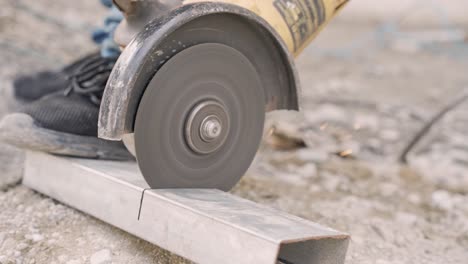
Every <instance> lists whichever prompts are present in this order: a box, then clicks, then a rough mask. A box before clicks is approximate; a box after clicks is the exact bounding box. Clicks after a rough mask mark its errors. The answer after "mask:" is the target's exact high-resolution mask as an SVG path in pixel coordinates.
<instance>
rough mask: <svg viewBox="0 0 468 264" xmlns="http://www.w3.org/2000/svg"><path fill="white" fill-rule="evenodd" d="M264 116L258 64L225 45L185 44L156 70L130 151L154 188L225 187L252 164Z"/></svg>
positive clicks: (142, 105)
mask: <svg viewBox="0 0 468 264" xmlns="http://www.w3.org/2000/svg"><path fill="white" fill-rule="evenodd" d="M264 121H265V98H264V92H263V88H262V85H261V81H260V78H259V76H258V74H257V71H256V69H255V67H254V66H253V65H252V63H251V62H250V61H249V59H247V58H246V57H245V56H244V55H243V54H242V53H240V52H239V51H237V50H236V49H234V48H231V47H229V46H226V45H223V44H214V43H208V44H199V45H196V46H193V47H190V48H188V49H185V50H183V51H181V52H179V53H178V54H176V55H175V56H174V57H172V58H171V59H170V60H169V61H168V62H166V63H165V64H164V65H163V66H162V67H161V69H159V71H158V72H157V73H156V74H155V76H154V77H153V79H152V80H151V82H150V83H149V84H148V86H147V88H146V91H145V93H144V95H143V97H142V99H141V101H140V105H139V107H138V112H137V116H136V119H135V127H134V136H135V152H136V157H137V160H138V164H139V167H140V170H141V172H142V174H143V176H144V177H145V179H146V181H147V182H148V184H149V185H150V186H151V187H152V188H214V189H221V190H225V191H227V190H230V189H231V188H232V187H233V186H234V185H235V184H236V183H237V182H238V181H239V180H240V178H241V177H242V176H243V174H244V173H245V171H246V170H247V169H248V167H249V166H250V164H251V162H252V160H253V158H254V156H255V153H256V152H257V149H258V145H259V143H260V140H261V137H262V134H263V126H264Z"/></svg>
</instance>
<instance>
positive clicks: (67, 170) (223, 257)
mask: <svg viewBox="0 0 468 264" xmlns="http://www.w3.org/2000/svg"><path fill="white" fill-rule="evenodd" d="M52 165H53V166H52ZM23 183H24V184H25V185H26V186H28V187H30V188H33V189H35V190H37V191H39V192H41V193H43V194H45V195H48V196H50V197H52V198H54V199H56V200H58V201H60V202H62V203H65V204H67V205H70V206H72V207H74V208H76V209H78V210H81V211H83V212H86V213H88V214H90V215H92V216H94V217H96V218H99V219H101V220H103V221H105V222H107V223H109V224H112V225H114V226H116V227H119V228H121V229H123V230H125V231H127V232H129V233H131V234H133V235H136V236H138V237H140V238H142V239H144V240H147V241H149V242H152V243H154V244H157V245H159V246H161V247H162V248H165V249H168V250H170V251H172V252H174V253H176V254H179V255H181V256H183V257H186V258H188V259H190V260H192V261H195V262H197V263H226V264H230V263H232V264H239V263H240V264H242V263H245V264H250V263H260V264H261V263H271V264H274V263H277V261H279V260H280V261H281V262H283V263H295V264H300V263H325V264H326V263H343V262H344V259H345V255H346V251H347V247H348V242H349V237H348V235H346V234H343V233H340V232H337V231H334V230H332V229H329V228H326V227H323V226H320V225H318V224H315V223H312V222H309V221H307V220H304V219H301V218H298V217H295V216H292V215H289V214H286V213H283V212H281V211H279V210H275V209H272V208H268V207H265V206H262V205H259V204H256V203H253V202H250V201H247V200H244V199H241V198H238V197H236V196H233V195H231V194H228V193H225V192H221V191H217V190H208V189H205V190H202V189H191V190H187V189H186V190H182V189H180V190H157V191H155V190H148V189H147V185H146V183H145V182H144V180H143V178H142V177H141V175H140V174H139V173H138V172H137V166H136V164H135V163H125V162H119V163H118V162H102V161H95V160H78V159H68V158H60V157H55V156H49V155H46V154H41V153H34V152H30V153H28V154H27V160H26V167H25V175H24V180H23Z"/></svg>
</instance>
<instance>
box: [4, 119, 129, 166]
mask: <svg viewBox="0 0 468 264" xmlns="http://www.w3.org/2000/svg"><path fill="white" fill-rule="evenodd" d="M0 139H1V140H3V141H4V142H5V143H8V144H10V145H13V146H16V147H18V148H22V149H28V150H34V151H42V152H47V153H51V154H56V155H61V156H70V157H80V158H89V159H104V160H132V159H134V157H133V156H132V155H131V154H130V152H128V151H127V149H126V148H125V147H124V145H123V144H122V142H115V141H107V140H103V139H99V138H97V137H89V136H80V135H74V134H69V133H63V132H58V131H54V130H50V129H46V128H43V127H40V126H38V125H37V124H36V123H35V122H34V119H33V118H32V117H31V116H29V115H27V114H22V113H14V114H10V115H7V116H5V117H4V118H3V120H2V121H1V122H0Z"/></svg>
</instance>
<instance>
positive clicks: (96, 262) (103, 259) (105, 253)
mask: <svg viewBox="0 0 468 264" xmlns="http://www.w3.org/2000/svg"><path fill="white" fill-rule="evenodd" d="M111 261H112V254H111V252H110V250H108V249H103V250H101V251H98V252H96V253H94V254H93V255H92V256H91V259H90V262H91V264H108V263H111Z"/></svg>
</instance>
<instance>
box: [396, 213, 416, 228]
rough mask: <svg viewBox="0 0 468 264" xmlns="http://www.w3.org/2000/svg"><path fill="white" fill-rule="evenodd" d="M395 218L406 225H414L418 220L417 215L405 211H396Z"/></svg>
mask: <svg viewBox="0 0 468 264" xmlns="http://www.w3.org/2000/svg"><path fill="white" fill-rule="evenodd" d="M395 219H396V221H397V222H399V223H402V224H405V225H408V226H414V225H416V223H417V222H418V217H417V216H416V215H414V214H410V213H406V212H398V213H397V214H396V216H395Z"/></svg>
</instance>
